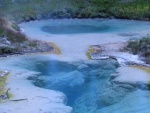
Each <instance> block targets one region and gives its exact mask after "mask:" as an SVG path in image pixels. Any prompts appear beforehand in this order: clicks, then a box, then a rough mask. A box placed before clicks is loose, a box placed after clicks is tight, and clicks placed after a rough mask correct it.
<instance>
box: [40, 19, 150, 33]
mask: <svg viewBox="0 0 150 113" xmlns="http://www.w3.org/2000/svg"><path fill="white" fill-rule="evenodd" d="M41 30H42V31H44V32H47V33H50V34H80V33H124V32H138V31H141V30H150V23H149V22H144V21H131V20H116V19H61V20H59V19H56V20H49V23H47V24H46V25H44V26H42V27H41ZM133 30H134V31H133Z"/></svg>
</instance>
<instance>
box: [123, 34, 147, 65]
mask: <svg viewBox="0 0 150 113" xmlns="http://www.w3.org/2000/svg"><path fill="white" fill-rule="evenodd" d="M126 50H128V51H130V52H131V53H133V54H138V55H140V56H142V57H144V61H145V62H146V63H148V64H150V37H146V38H142V39H140V40H135V41H129V42H128V45H127V48H126Z"/></svg>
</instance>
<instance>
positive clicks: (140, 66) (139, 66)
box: [130, 65, 150, 74]
mask: <svg viewBox="0 0 150 113" xmlns="http://www.w3.org/2000/svg"><path fill="white" fill-rule="evenodd" d="M130 67H134V68H137V69H141V70H143V71H145V72H147V73H149V74H150V67H147V66H143V65H132V66H130Z"/></svg>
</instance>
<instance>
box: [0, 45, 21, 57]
mask: <svg viewBox="0 0 150 113" xmlns="http://www.w3.org/2000/svg"><path fill="white" fill-rule="evenodd" d="M16 52H18V49H17V48H9V47H0V55H1V54H11V53H16Z"/></svg>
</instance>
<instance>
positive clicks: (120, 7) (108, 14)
mask: <svg viewBox="0 0 150 113" xmlns="http://www.w3.org/2000/svg"><path fill="white" fill-rule="evenodd" d="M0 15H1V16H7V17H9V18H11V19H13V20H16V21H18V22H21V21H30V20H35V19H43V18H44V19H46V18H96V17H98V18H113V17H115V18H123V19H139V20H150V1H149V0H14V1H12V0H1V1H0Z"/></svg>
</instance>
